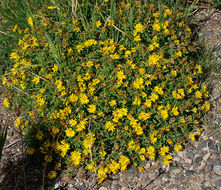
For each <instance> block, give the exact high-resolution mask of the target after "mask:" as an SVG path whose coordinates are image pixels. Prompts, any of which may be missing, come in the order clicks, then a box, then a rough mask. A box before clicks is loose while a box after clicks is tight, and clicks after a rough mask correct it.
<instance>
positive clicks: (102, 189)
mask: <svg viewBox="0 0 221 190" xmlns="http://www.w3.org/2000/svg"><path fill="white" fill-rule="evenodd" d="M99 190H107V187H100V188H99Z"/></svg>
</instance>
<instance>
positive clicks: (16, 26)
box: [12, 24, 18, 32]
mask: <svg viewBox="0 0 221 190" xmlns="http://www.w3.org/2000/svg"><path fill="white" fill-rule="evenodd" d="M17 28H18V25H17V24H16V25H15V26H14V28H13V30H12V31H13V32H16V30H17Z"/></svg>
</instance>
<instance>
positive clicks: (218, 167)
mask: <svg viewBox="0 0 221 190" xmlns="http://www.w3.org/2000/svg"><path fill="white" fill-rule="evenodd" d="M213 171H214V172H215V173H216V174H217V175H220V176H221V165H215V166H214V167H213Z"/></svg>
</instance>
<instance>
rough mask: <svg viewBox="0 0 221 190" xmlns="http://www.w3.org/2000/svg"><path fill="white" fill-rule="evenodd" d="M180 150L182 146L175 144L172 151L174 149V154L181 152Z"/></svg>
mask: <svg viewBox="0 0 221 190" xmlns="http://www.w3.org/2000/svg"><path fill="white" fill-rule="evenodd" d="M182 148H183V147H182V145H180V144H176V145H175V146H174V148H173V149H174V150H175V151H176V152H178V151H180V150H182Z"/></svg>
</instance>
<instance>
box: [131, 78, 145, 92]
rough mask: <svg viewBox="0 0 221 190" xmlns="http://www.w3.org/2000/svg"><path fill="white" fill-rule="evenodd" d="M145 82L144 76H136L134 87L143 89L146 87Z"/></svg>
mask: <svg viewBox="0 0 221 190" xmlns="http://www.w3.org/2000/svg"><path fill="white" fill-rule="evenodd" d="M143 82H144V80H143V78H136V80H135V81H134V82H133V87H134V88H136V89H142V88H144V86H143Z"/></svg>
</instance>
